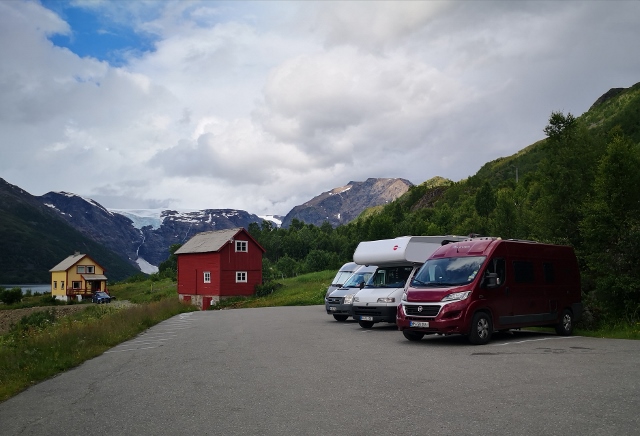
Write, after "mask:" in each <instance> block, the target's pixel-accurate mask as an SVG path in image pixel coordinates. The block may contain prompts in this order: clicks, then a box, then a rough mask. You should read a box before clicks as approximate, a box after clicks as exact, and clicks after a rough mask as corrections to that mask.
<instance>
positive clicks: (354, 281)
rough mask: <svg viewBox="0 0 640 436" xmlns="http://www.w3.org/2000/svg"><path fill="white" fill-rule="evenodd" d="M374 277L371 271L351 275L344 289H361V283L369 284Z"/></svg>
mask: <svg viewBox="0 0 640 436" xmlns="http://www.w3.org/2000/svg"><path fill="white" fill-rule="evenodd" d="M372 275H373V272H371V271H369V272H356V273H354V274H353V275H351V277H349V280H347V281H346V282H345V283H344V285H342V287H343V288H359V287H360V284H361V283H367V281H368V280H369V278H370V277H371V276H372Z"/></svg>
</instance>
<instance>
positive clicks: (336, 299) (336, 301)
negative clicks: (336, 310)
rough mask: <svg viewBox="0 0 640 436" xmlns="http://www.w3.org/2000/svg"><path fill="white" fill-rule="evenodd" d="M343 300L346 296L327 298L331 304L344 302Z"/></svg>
mask: <svg viewBox="0 0 640 436" xmlns="http://www.w3.org/2000/svg"><path fill="white" fill-rule="evenodd" d="M342 300H344V297H329V298H327V303H329V304H342Z"/></svg>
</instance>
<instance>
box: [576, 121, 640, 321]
mask: <svg viewBox="0 0 640 436" xmlns="http://www.w3.org/2000/svg"><path fill="white" fill-rule="evenodd" d="M639 167H640V149H639V147H638V145H634V144H632V143H631V141H630V140H629V139H627V138H625V137H624V136H622V135H620V134H618V133H615V134H614V135H613V138H612V140H611V141H610V143H609V145H608V147H607V151H606V154H605V155H604V156H603V158H602V159H601V162H600V165H599V166H598V172H597V176H596V179H595V183H594V193H593V196H591V198H590V201H589V202H587V203H586V204H585V207H584V212H585V218H584V220H583V221H582V222H581V230H582V232H583V236H584V240H585V244H584V247H585V248H584V250H583V253H584V257H585V258H586V261H587V265H588V268H589V272H590V274H591V275H592V279H593V282H594V283H595V291H596V298H597V300H598V301H599V302H600V303H601V304H602V305H603V306H604V307H606V308H607V309H608V310H609V313H610V314H611V315H613V316H614V317H619V316H621V315H622V316H624V317H625V318H626V319H627V320H629V321H637V320H638V317H639V315H640V269H638V265H639V264H640V190H639V189H638V187H639V186H640V172H638V168H639Z"/></svg>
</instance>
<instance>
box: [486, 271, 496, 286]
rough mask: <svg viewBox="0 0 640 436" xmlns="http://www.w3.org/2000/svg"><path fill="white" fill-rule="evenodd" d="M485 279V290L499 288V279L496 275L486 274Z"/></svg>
mask: <svg viewBox="0 0 640 436" xmlns="http://www.w3.org/2000/svg"><path fill="white" fill-rule="evenodd" d="M485 279H486V282H485V283H486V285H487V288H497V287H498V286H500V278H499V277H498V274H497V273H487V274H486V275H485Z"/></svg>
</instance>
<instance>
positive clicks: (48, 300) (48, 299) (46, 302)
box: [40, 294, 58, 306]
mask: <svg viewBox="0 0 640 436" xmlns="http://www.w3.org/2000/svg"><path fill="white" fill-rule="evenodd" d="M57 302H58V300H56V297H54V296H53V295H51V294H42V297H40V304H41V305H43V306H51V305H53V304H56V303H57Z"/></svg>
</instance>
